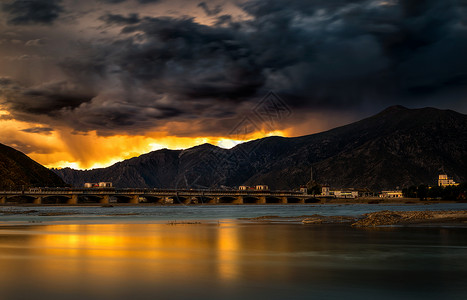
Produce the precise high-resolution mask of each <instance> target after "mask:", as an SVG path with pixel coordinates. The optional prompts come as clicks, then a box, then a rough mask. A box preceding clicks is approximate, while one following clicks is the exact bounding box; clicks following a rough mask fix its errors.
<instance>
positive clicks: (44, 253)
mask: <svg viewBox="0 0 467 300" xmlns="http://www.w3.org/2000/svg"><path fill="white" fill-rule="evenodd" d="M449 232H450V234H449V235H446V234H443V233H442V232H441V233H440V232H439V231H436V230H435V231H428V232H425V231H420V232H418V233H419V235H413V234H412V233H407V232H406V233H404V231H402V232H399V233H398V232H397V230H378V231H367V230H355V229H352V228H347V229H345V228H344V229H342V228H340V229H339V228H337V229H336V228H332V227H326V226H323V227H309V226H301V225H285V224H281V225H277V224H276V225H274V224H245V223H237V222H235V221H225V222H221V223H219V224H179V225H168V224H137V223H136V224H135V223H133V224H61V225H58V224H56V225H44V226H23V227H21V226H10V227H9V226H5V227H2V228H0V267H1V272H0V291H1V294H0V298H1V299H31V298H35V299H63V298H65V297H66V298H67V299H131V298H132V297H135V292H136V293H137V294H138V297H136V298H138V299H155V298H158V299H186V298H190V299H192V298H195V299H196V298H203V299H206V296H209V299H219V298H222V299H238V298H244V299H258V298H264V297H263V296H264V295H263V293H264V292H265V291H266V290H267V295H268V296H267V298H268V299H284V297H285V298H287V297H288V295H289V294H290V293H291V292H295V291H297V293H298V292H304V291H307V293H309V292H310V291H311V292H313V293H315V294H318V295H321V296H323V295H327V293H328V292H329V291H332V292H333V293H334V294H335V295H336V298H335V299H341V298H342V297H345V295H346V293H347V292H348V291H355V289H354V286H356V287H358V288H359V289H364V288H366V287H367V286H379V288H381V289H385V290H386V288H388V287H391V289H392V288H393V287H394V286H395V285H397V284H398V283H399V282H400V280H399V279H400V274H404V272H412V273H408V274H409V275H410V278H418V277H417V276H424V275H425V274H433V278H428V279H427V278H424V279H423V280H422V281H420V283H417V282H415V283H414V281H413V279H411V280H412V281H411V283H412V284H414V286H415V287H417V284H418V285H419V286H425V285H426V283H427V282H430V284H431V285H429V286H433V287H436V282H438V281H439V280H440V278H441V279H442V278H449V279H450V281H449V282H454V283H455V284H457V282H456V281H454V280H455V279H456V278H463V277H462V276H461V277H459V275H462V274H464V273H465V272H464V271H459V270H465V269H467V259H466V258H465V257H464V256H459V255H457V256H446V254H445V253H449V254H451V253H453V251H459V252H458V254H462V253H463V252H462V251H464V250H463V249H464V248H462V247H461V248H455V249H454V250H453V249H450V248H446V250H443V249H445V248H442V247H438V246H446V245H448V246H449V245H451V244H453V243H457V241H462V240H461V239H459V236H463V234H464V232H460V233H457V232H455V231H454V232H453V231H449ZM417 236H418V237H419V238H418V239H415V240H414V237H417ZM434 241H435V243H436V245H438V246H437V247H435V248H433V247H428V248H426V247H425V245H431V244H432V243H434ZM393 243H396V245H397V244H400V247H394V245H393ZM418 243H420V245H422V247H421V248H418V247H415V248H413V245H415V246H416V245H417V244H418ZM465 244H467V242H466V243H463V242H462V243H460V246H464V245H465ZM456 249H457V250H456ZM420 251H428V254H429V255H428V258H429V259H431V260H432V261H430V262H429V263H427V261H426V260H419V261H418V262H417V260H416V259H415V258H417V257H418V256H413V253H417V255H419V253H420ZM433 251H435V252H436V253H438V252H439V253H440V254H437V256H432V255H431V252H433ZM444 251H446V252H444ZM438 257H440V259H438ZM441 258H442V259H441ZM459 258H462V259H461V260H459ZM454 261H455V264H454V265H455V266H456V268H457V266H459V270H457V271H456V272H457V273H452V274H454V275H455V276H452V278H451V277H450V276H451V275H452V274H451V273H449V270H450V269H449V268H448V269H443V268H446V267H445V266H449V267H450V268H452V266H453V262H454ZM408 263H410V266H409V265H408ZM407 266H409V267H407ZM426 266H434V270H432V272H427V271H426ZM463 266H465V267H466V268H463ZM461 267H462V268H461ZM414 270H416V272H415V273H414ZM417 270H418V271H417ZM440 270H441V271H442V270H447V271H446V272H445V273H440ZM378 272H379V273H378ZM417 272H418V273H417ZM462 272H464V273H462ZM375 274H379V277H378V275H375ZM438 274H441V275H438ZM466 276H467V274H466ZM381 278H384V280H381ZM336 283H338V284H339V285H340V287H339V289H337V290H334V288H335V286H336ZM459 286H463V285H460V284H459ZM25 287H27V288H25ZM406 288H407V287H406V286H403V285H402V286H399V289H401V290H402V291H403V292H404V291H405V290H404V289H406ZM408 290H410V291H411V289H408ZM414 290H417V289H414ZM417 291H418V290H417ZM31 293H32V294H31ZM155 293H157V296H158V297H155V296H154V295H155ZM255 293H256V294H255ZM319 293H322V294H319ZM365 293H367V292H365ZM375 293H376V294H377V295H380V293H379V292H377V291H375ZM174 294H176V297H175V296H173V295H174ZM376 294H375V296H376ZM142 295H143V296H144V297H143V296H142ZM196 295H203V297H196ZM245 295H248V297H246V298H245ZM365 295H366V294H365ZM318 298H319V297H318ZM321 298H322V297H321Z"/></svg>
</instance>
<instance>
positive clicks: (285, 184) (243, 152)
mask: <svg viewBox="0 0 467 300" xmlns="http://www.w3.org/2000/svg"><path fill="white" fill-rule="evenodd" d="M311 170H312V173H313V181H315V182H318V183H320V184H327V185H330V186H331V187H333V188H346V187H347V188H348V187H355V188H369V189H372V190H382V189H394V188H397V187H399V188H402V187H405V186H410V185H418V184H436V180H437V176H438V174H448V175H449V176H451V177H453V178H454V179H455V180H456V181H466V179H467V115H464V114H461V113H457V112H455V111H452V110H439V109H435V108H421V109H408V108H405V107H402V106H392V107H389V108H387V109H385V110H384V111H382V112H380V113H378V114H376V115H374V116H372V117H369V118H366V119H363V120H361V121H358V122H355V123H352V124H349V125H345V126H342V127H338V128H335V129H332V130H328V131H325V132H321V133H317V134H311V135H307V136H301V137H292V138H287V137H267V138H262V139H258V140H254V141H250V142H246V143H242V144H239V145H237V146H235V147H234V148H232V149H223V148H219V147H216V146H213V145H210V144H203V145H200V146H196V147H193V148H189V149H185V150H168V149H163V150H157V151H153V152H150V153H147V154H144V155H141V156H139V157H135V158H131V159H128V160H124V161H122V162H119V163H116V164H114V165H112V166H110V167H107V168H101V169H93V170H73V169H70V168H64V169H54V170H53V171H54V172H55V173H57V174H58V175H59V176H60V177H61V178H62V179H63V180H64V181H65V182H67V183H69V184H72V185H73V186H77V187H79V186H82V185H83V184H84V183H85V182H100V181H110V182H113V184H114V186H116V187H135V188H136V187H156V188H219V187H236V186H239V185H256V184H266V185H269V186H270V188H272V189H293V188H298V187H299V186H300V185H304V184H307V183H308V182H311V178H310V177H311V175H310V173H311V172H310V171H311Z"/></svg>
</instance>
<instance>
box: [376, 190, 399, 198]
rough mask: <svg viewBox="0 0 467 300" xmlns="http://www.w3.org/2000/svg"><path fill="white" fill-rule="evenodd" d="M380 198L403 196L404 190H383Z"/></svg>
mask: <svg viewBox="0 0 467 300" xmlns="http://www.w3.org/2000/svg"><path fill="white" fill-rule="evenodd" d="M379 197H380V198H402V197H403V195H402V191H382V192H381V194H380V195H379Z"/></svg>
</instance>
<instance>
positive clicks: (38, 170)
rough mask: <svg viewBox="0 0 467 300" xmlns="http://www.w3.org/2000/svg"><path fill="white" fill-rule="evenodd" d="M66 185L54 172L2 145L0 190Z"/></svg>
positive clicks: (0, 153)
mask: <svg viewBox="0 0 467 300" xmlns="http://www.w3.org/2000/svg"><path fill="white" fill-rule="evenodd" d="M64 185H65V183H64V182H63V180H62V179H61V178H60V177H59V176H58V175H57V174H55V173H54V172H52V171H50V170H49V169H47V168H45V167H44V166H42V165H40V164H39V163H37V162H35V161H34V160H32V159H30V158H29V157H28V156H26V155H25V154H23V153H21V152H19V151H17V150H15V149H13V148H11V147H8V146H5V145H3V144H0V189H20V188H23V187H31V186H50V187H56V186H64Z"/></svg>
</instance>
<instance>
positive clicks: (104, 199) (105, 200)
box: [99, 195, 110, 204]
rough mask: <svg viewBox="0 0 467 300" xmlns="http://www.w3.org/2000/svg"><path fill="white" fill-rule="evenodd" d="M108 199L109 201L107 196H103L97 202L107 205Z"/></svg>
mask: <svg viewBox="0 0 467 300" xmlns="http://www.w3.org/2000/svg"><path fill="white" fill-rule="evenodd" d="M109 199H110V196H109V195H104V196H103V197H102V198H101V200H100V201H99V202H100V203H101V204H109Z"/></svg>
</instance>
